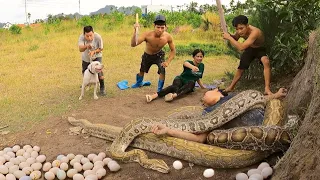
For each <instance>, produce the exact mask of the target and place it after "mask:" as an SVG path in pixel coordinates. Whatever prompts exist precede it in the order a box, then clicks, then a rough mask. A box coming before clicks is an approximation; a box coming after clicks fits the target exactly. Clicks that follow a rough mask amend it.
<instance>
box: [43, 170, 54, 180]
mask: <svg viewBox="0 0 320 180" xmlns="http://www.w3.org/2000/svg"><path fill="white" fill-rule="evenodd" d="M44 178H46V179H47V180H53V179H54V178H55V175H54V173H53V172H50V171H48V172H46V173H44Z"/></svg>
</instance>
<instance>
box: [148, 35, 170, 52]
mask: <svg viewBox="0 0 320 180" xmlns="http://www.w3.org/2000/svg"><path fill="white" fill-rule="evenodd" d="M145 41H146V49H145V52H146V53H147V54H150V55H152V54H156V53H158V52H159V51H160V50H161V49H162V48H163V47H164V46H165V45H166V44H168V42H169V41H172V38H171V36H170V34H169V33H167V32H164V33H163V34H162V35H161V36H160V37H159V36H156V33H155V32H154V31H150V32H148V33H147V34H146V38H145Z"/></svg>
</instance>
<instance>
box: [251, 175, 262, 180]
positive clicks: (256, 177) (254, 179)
mask: <svg viewBox="0 0 320 180" xmlns="http://www.w3.org/2000/svg"><path fill="white" fill-rule="evenodd" d="M249 180H263V177H262V175H261V174H252V175H251V176H250V177H249Z"/></svg>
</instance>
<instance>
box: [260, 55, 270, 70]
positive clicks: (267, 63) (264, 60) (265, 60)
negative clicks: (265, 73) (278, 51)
mask: <svg viewBox="0 0 320 180" xmlns="http://www.w3.org/2000/svg"><path fill="white" fill-rule="evenodd" d="M261 62H262V64H263V66H264V67H270V60H269V58H268V56H263V57H262V58H261Z"/></svg>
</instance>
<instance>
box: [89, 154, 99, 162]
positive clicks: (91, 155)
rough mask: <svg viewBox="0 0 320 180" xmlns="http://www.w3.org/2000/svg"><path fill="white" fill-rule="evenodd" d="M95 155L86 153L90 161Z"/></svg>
mask: <svg viewBox="0 0 320 180" xmlns="http://www.w3.org/2000/svg"><path fill="white" fill-rule="evenodd" d="M96 156H97V155H96V154H88V156H87V158H88V159H89V160H90V161H93V158H94V157H96Z"/></svg>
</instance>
